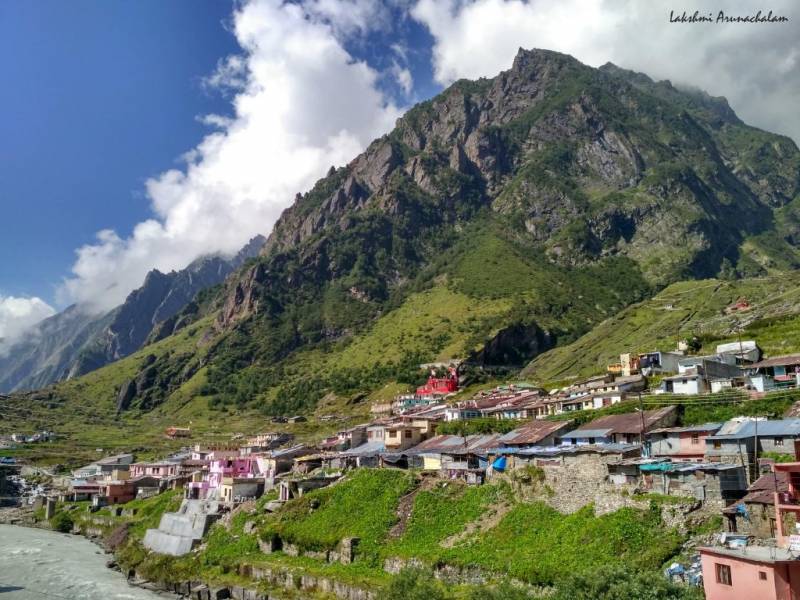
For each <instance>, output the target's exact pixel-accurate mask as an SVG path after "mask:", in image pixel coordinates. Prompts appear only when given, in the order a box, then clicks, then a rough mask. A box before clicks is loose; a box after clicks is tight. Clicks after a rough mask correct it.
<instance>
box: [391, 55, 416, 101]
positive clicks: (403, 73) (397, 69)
mask: <svg viewBox="0 0 800 600" xmlns="http://www.w3.org/2000/svg"><path fill="white" fill-rule="evenodd" d="M390 72H391V74H392V76H393V77H394V79H395V81H397V85H399V86H400V88H401V89H402V90H403V93H404V94H405V95H406V96H410V95H411V92H412V91H413V89H414V77H413V76H412V75H411V71H409V70H408V68H406V67H402V66H400V64H398V63H397V62H396V61H395V62H393V63H392V68H391V69H390Z"/></svg>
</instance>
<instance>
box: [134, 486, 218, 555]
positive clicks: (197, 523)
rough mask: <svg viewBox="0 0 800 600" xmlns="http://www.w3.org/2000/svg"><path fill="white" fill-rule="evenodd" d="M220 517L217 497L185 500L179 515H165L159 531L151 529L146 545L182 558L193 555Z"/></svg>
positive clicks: (161, 552)
mask: <svg viewBox="0 0 800 600" xmlns="http://www.w3.org/2000/svg"><path fill="white" fill-rule="evenodd" d="M218 517H219V501H218V500H217V498H216V496H214V497H211V498H206V499H205V500H188V499H186V500H184V501H183V502H182V503H181V507H180V508H179V509H178V511H177V512H173V513H164V514H163V515H162V516H161V522H160V523H159V525H158V529H148V530H147V532H146V533H145V536H144V546H145V548H147V549H148V550H152V551H153V552H157V553H159V554H169V555H171V556H182V555H184V554H188V553H189V552H191V550H192V548H193V547H194V546H195V544H197V543H198V542H199V541H200V540H201V539H203V536H204V535H205V534H206V532H207V531H208V529H209V527H211V524H212V523H213V522H214V521H216V519H217V518H218Z"/></svg>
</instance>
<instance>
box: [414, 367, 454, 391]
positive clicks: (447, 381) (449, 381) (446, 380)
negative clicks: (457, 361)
mask: <svg viewBox="0 0 800 600" xmlns="http://www.w3.org/2000/svg"><path fill="white" fill-rule="evenodd" d="M457 391H458V373H457V372H456V369H455V368H454V367H450V369H449V370H448V374H447V376H446V377H437V376H436V370H433V371H431V376H430V377H428V381H427V383H426V384H425V385H422V386H420V387H418V388H417V396H433V395H441V396H444V395H447V394H452V393H454V392H457Z"/></svg>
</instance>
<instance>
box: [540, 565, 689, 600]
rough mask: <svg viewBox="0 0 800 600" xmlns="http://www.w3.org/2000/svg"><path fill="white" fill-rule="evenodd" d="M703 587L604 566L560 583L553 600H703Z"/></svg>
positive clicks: (575, 575) (626, 569) (624, 568)
mask: <svg viewBox="0 0 800 600" xmlns="http://www.w3.org/2000/svg"><path fill="white" fill-rule="evenodd" d="M702 597H703V593H702V590H701V589H700V588H688V587H685V586H678V585H674V584H672V583H670V582H669V581H667V580H666V579H665V578H664V577H662V576H661V575H660V574H658V573H653V572H647V571H633V570H629V569H628V568H626V567H601V568H598V569H594V570H592V571H583V572H581V573H577V574H574V575H572V576H570V577H568V578H566V579H565V580H563V581H562V582H560V583H559V585H558V588H557V591H556V593H555V595H554V596H553V597H552V600H700V599H701V598H702Z"/></svg>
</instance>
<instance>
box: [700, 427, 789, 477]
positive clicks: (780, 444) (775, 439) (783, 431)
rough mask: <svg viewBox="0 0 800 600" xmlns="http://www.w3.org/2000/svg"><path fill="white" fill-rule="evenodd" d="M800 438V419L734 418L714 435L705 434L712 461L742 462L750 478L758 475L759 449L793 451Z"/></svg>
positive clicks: (707, 457) (708, 454)
mask: <svg viewBox="0 0 800 600" xmlns="http://www.w3.org/2000/svg"><path fill="white" fill-rule="evenodd" d="M797 439H800V419H779V420H772V421H769V420H766V419H746V418H742V419H731V420H730V421H727V422H726V423H724V424H723V426H722V428H721V429H720V430H719V431H718V432H717V433H716V434H714V435H710V436H708V437H706V453H705V459H706V460H707V461H709V462H724V463H731V464H740V465H742V466H744V467H745V469H747V472H748V481H750V482H753V481H755V480H756V479H757V476H758V474H757V472H756V471H757V469H756V464H755V454H756V443H757V444H758V447H757V449H758V452H759V453H763V452H774V453H778V454H794V441H795V440H797Z"/></svg>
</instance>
